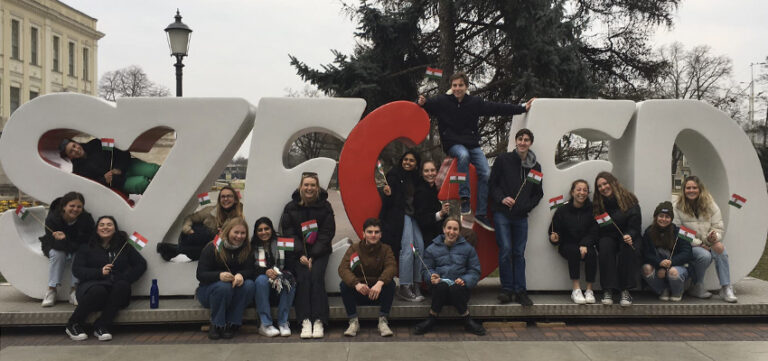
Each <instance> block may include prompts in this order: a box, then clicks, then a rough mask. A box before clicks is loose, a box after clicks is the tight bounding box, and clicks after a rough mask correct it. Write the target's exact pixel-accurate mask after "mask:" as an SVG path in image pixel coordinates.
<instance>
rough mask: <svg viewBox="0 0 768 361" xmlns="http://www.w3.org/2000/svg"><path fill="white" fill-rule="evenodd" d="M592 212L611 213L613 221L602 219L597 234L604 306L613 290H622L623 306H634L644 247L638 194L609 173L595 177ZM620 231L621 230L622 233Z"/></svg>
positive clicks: (609, 299)
mask: <svg viewBox="0 0 768 361" xmlns="http://www.w3.org/2000/svg"><path fill="white" fill-rule="evenodd" d="M595 190H596V191H595V196H594V197H593V198H594V199H593V201H592V214H593V216H595V217H596V218H597V217H599V216H601V215H604V214H606V213H607V214H608V216H609V217H610V218H611V221H612V222H613V224H610V223H611V222H603V223H602V224H601V225H600V227H599V229H598V231H597V234H596V236H595V238H597V239H598V241H597V250H598V263H599V265H600V285H601V286H602V288H603V300H602V303H603V304H604V305H612V304H613V294H612V292H615V291H619V290H620V291H621V302H620V304H621V306H622V307H629V306H632V296H631V295H630V294H629V290H630V289H632V288H635V287H636V286H637V279H638V276H639V275H638V273H639V270H640V256H641V253H640V251H641V250H640V248H641V247H642V236H641V233H640V232H642V229H641V228H640V227H641V222H642V219H641V215H640V205H639V204H638V201H637V197H635V195H634V194H632V192H630V191H628V190H627V189H626V188H624V186H622V185H621V183H619V181H618V180H617V179H616V177H614V176H613V174H611V173H609V172H600V173H598V174H597V177H595ZM619 230H621V232H619Z"/></svg>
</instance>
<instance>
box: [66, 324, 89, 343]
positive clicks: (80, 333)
mask: <svg viewBox="0 0 768 361" xmlns="http://www.w3.org/2000/svg"><path fill="white" fill-rule="evenodd" d="M64 332H66V333H67V335H68V336H69V338H71V339H72V341H83V340H86V339H88V335H87V334H86V333H85V331H84V330H83V327H82V326H80V324H79V323H72V324H69V325H67V327H66V328H65V329H64Z"/></svg>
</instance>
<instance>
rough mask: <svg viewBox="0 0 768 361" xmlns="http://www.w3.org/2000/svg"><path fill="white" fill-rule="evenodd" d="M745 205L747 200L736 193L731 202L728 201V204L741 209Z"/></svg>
mask: <svg viewBox="0 0 768 361" xmlns="http://www.w3.org/2000/svg"><path fill="white" fill-rule="evenodd" d="M744 203H747V199H746V198H744V197H742V196H740V195H738V194H736V193H734V194H732V195H731V200H730V201H728V204H730V205H732V206H734V207H736V208H739V209H741V207H743V206H744Z"/></svg>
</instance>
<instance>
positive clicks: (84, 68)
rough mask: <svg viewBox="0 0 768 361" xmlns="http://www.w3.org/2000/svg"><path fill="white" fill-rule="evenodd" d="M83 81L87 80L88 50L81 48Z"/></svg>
mask: <svg viewBox="0 0 768 361" xmlns="http://www.w3.org/2000/svg"><path fill="white" fill-rule="evenodd" d="M83 80H89V79H88V48H83Z"/></svg>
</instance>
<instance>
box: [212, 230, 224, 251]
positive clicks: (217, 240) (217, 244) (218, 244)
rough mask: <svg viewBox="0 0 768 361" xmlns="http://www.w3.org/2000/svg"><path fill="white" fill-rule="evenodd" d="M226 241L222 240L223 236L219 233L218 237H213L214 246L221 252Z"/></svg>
mask: <svg viewBox="0 0 768 361" xmlns="http://www.w3.org/2000/svg"><path fill="white" fill-rule="evenodd" d="M223 243H224V242H222V241H221V237H219V235H218V234H217V235H216V237H214V238H213V247H214V248H216V250H217V251H219V252H221V246H222V244H223Z"/></svg>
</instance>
